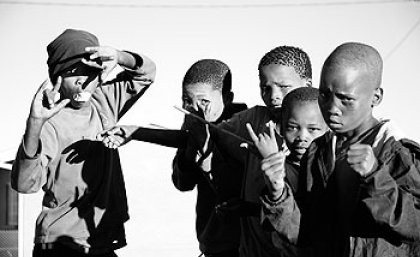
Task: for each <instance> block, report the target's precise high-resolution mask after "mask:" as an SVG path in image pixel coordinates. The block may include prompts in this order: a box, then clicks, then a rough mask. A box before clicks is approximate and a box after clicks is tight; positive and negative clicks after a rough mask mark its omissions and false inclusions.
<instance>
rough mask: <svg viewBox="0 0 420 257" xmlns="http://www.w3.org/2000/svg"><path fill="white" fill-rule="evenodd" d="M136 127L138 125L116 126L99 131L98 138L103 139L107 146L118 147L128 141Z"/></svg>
mask: <svg viewBox="0 0 420 257" xmlns="http://www.w3.org/2000/svg"><path fill="white" fill-rule="evenodd" d="M136 129H137V126H115V127H113V128H111V129H107V130H105V131H102V132H101V133H99V134H98V135H97V136H96V139H97V140H98V141H102V143H103V144H104V146H105V147H108V148H111V149H116V148H118V147H120V146H122V145H124V144H126V143H128V142H129V141H130V140H131V138H132V135H133V133H134V132H135V131H136Z"/></svg>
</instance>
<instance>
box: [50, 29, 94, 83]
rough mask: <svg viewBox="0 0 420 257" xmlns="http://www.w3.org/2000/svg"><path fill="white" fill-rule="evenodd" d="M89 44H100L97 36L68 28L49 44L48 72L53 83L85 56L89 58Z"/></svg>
mask: <svg viewBox="0 0 420 257" xmlns="http://www.w3.org/2000/svg"><path fill="white" fill-rule="evenodd" d="M88 46H99V41H98V39H97V37H96V36H95V35H93V34H91V33H89V32H87V31H83V30H75V29H66V30H65V31H64V32H63V33H61V34H60V35H59V36H58V37H57V38H56V39H54V40H53V41H52V42H51V43H50V44H49V45H48V46H47V52H48V60H47V64H48V73H49V76H50V80H51V82H52V83H55V82H56V80H57V78H58V76H59V75H60V74H61V73H62V72H63V71H66V70H67V69H69V68H70V67H72V66H73V65H75V64H76V63H78V62H80V61H81V60H82V59H83V58H86V59H88V58H89V55H90V54H89V53H86V51H85V48H86V47H88Z"/></svg>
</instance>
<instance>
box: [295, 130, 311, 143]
mask: <svg viewBox="0 0 420 257" xmlns="http://www.w3.org/2000/svg"><path fill="white" fill-rule="evenodd" d="M308 136H309V132H308V130H307V129H299V131H298V134H297V137H296V139H297V140H299V141H306V140H307V139H308Z"/></svg>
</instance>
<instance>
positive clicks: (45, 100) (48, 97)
mask: <svg viewBox="0 0 420 257" xmlns="http://www.w3.org/2000/svg"><path fill="white" fill-rule="evenodd" d="M61 82H62V78H61V77H58V79H57V82H56V83H55V85H54V87H53V89H52V90H51V88H52V85H51V82H50V80H49V79H46V80H45V81H44V82H42V84H41V86H40V87H39V88H38V91H37V92H36V94H35V96H34V98H33V99H32V104H31V111H30V114H29V117H30V118H33V119H38V120H42V121H47V120H49V119H50V118H51V117H52V116H54V115H55V114H57V113H58V112H59V111H61V110H62V109H63V108H64V107H65V106H66V105H67V104H68V103H69V102H70V100H69V99H63V100H61V101H59V100H60V97H59V93H58V92H59V89H60V87H61Z"/></svg>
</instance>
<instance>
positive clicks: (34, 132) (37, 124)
mask: <svg viewBox="0 0 420 257" xmlns="http://www.w3.org/2000/svg"><path fill="white" fill-rule="evenodd" d="M44 123H45V121H43V120H42V119H37V118H33V117H31V116H29V117H28V120H27V121H26V130H25V134H24V136H23V147H24V149H25V153H26V154H27V155H28V156H29V157H34V156H35V154H36V153H37V151H38V148H39V138H40V135H41V130H42V126H43V125H44Z"/></svg>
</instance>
